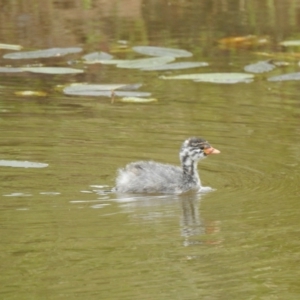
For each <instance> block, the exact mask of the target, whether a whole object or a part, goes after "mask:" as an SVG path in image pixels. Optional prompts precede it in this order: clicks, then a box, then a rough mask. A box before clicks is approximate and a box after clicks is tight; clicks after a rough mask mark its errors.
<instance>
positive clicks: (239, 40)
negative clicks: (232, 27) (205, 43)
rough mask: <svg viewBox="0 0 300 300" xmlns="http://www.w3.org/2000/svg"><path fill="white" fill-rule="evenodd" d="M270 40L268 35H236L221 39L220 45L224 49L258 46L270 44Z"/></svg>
mask: <svg viewBox="0 0 300 300" xmlns="http://www.w3.org/2000/svg"><path fill="white" fill-rule="evenodd" d="M269 43H270V41H269V39H268V38H267V37H259V36H256V35H247V36H236V37H227V38H223V39H221V40H219V45H220V46H221V48H224V49H231V48H238V49H239V48H240V49H244V48H252V47H258V46H264V45H267V44H269Z"/></svg>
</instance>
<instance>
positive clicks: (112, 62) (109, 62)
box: [86, 59, 128, 65]
mask: <svg viewBox="0 0 300 300" xmlns="http://www.w3.org/2000/svg"><path fill="white" fill-rule="evenodd" d="M127 61H128V60H126V59H101V60H98V61H97V62H98V63H100V64H103V65H117V64H120V63H123V62H127ZM86 63H88V62H86Z"/></svg>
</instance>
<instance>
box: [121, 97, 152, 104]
mask: <svg viewBox="0 0 300 300" xmlns="http://www.w3.org/2000/svg"><path fill="white" fill-rule="evenodd" d="M120 101H121V102H127V103H150V102H157V99H155V98H140V97H123V98H121V99H120Z"/></svg>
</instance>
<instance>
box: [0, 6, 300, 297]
mask: <svg viewBox="0 0 300 300" xmlns="http://www.w3.org/2000/svg"><path fill="white" fill-rule="evenodd" d="M45 3H46V4H47V7H51V9H49V10H46V12H45V8H43V7H40V5H39V3H38V2H34V1H32V5H31V6H28V7H27V6H21V5H20V6H19V5H17V4H8V3H7V4H6V5H5V6H4V8H5V11H6V19H4V16H2V17H1V18H0V19H1V22H2V24H4V22H6V24H7V27H5V28H6V29H5V28H2V30H1V32H0V37H1V38H0V39H1V41H2V42H5V43H17V44H23V45H25V46H26V47H28V48H38V49H39V48H41V49H42V48H43V49H44V48H50V47H63V46H65V47H67V46H68V47H69V46H81V47H83V48H84V51H85V53H88V52H92V51H96V50H103V51H108V48H109V47H112V46H111V45H112V44H114V43H115V42H116V41H117V40H118V39H129V40H130V42H131V43H133V44H138V45H140V44H146V43H148V44H152V45H157V46H172V47H175V48H176V47H178V48H181V47H184V48H187V50H189V51H191V52H192V53H194V56H195V57H194V58H193V59H195V60H196V59H197V60H200V61H207V62H209V63H210V64H211V66H210V67H207V68H206V69H205V70H204V69H200V70H198V72H217V71H222V72H233V71H235V72H242V71H243V66H244V65H246V64H249V63H251V62H255V61H258V60H261V57H257V56H256V55H255V54H253V51H252V50H235V51H232V52H231V51H225V52H224V51H221V50H219V49H218V48H217V45H216V43H215V41H216V40H217V39H218V38H221V37H226V36H229V35H230V34H232V35H233V32H234V31H235V30H236V31H238V32H237V33H236V35H243V34H250V33H251V34H253V33H257V32H258V33H260V34H269V35H271V37H272V38H273V39H275V40H276V39H278V38H279V35H280V34H282V36H281V39H288V38H289V37H290V36H292V35H293V33H294V29H295V27H293V26H294V25H293V24H294V23H293V22H292V20H293V19H292V18H290V19H288V20H290V23H289V22H288V21H286V22H287V23H286V24H285V23H284V24H280V26H281V27H278V26H279V25H278V22H276V20H282V19H281V17H282V16H284V15H285V14H290V10H289V8H288V7H286V6H285V5H283V3H284V2H281V4H280V2H276V3H275V4H274V3H273V4H272V3H270V2H268V5H269V6H267V5H266V6H264V5H262V6H261V7H260V6H259V3H264V2H259V1H253V2H252V3H254V4H256V6H255V5H254V6H246V7H240V6H238V1H224V2H223V5H224V6H222V7H219V6H218V3H215V2H212V3H213V4H209V3H210V2H208V1H200V3H202V4H201V5H200V4H199V3H198V4H197V3H194V2H193V1H171V2H170V3H171V4H170V5H169V8H168V6H166V5H164V4H163V3H164V1H149V2H140V1H132V2H130V6H129V4H128V15H130V14H129V10H130V12H131V13H132V14H133V12H136V15H133V16H132V15H130V18H129V19H127V18H126V13H125V12H126V10H124V9H125V8H123V11H122V13H121V12H119V13H118V12H116V14H112V11H114V10H113V9H112V8H113V7H112V5H111V4H109V2H107V3H106V2H105V1H104V2H103V3H102V4H101V3H100V2H99V3H98V2H97V1H95V2H93V5H94V7H89V6H84V5H83V4H79V3H78V2H75V1H69V2H64V3H62V4H61V5H58V4H55V5H54V4H53V6H51V5H52V4H51V1H49V2H48V1H46V2H45ZM33 4H34V5H33ZM225 4H226V5H227V6H226V5H225ZM279 4H280V5H279ZM292 4H293V5H294V6H293V7H294V8H295V7H297V4H296V2H295V3H294V2H293V1H292ZM85 5H87V3H85ZM133 8H135V9H133ZM197 10H198V11H199V15H201V16H206V18H203V19H201V20H200V21H199V18H196V15H197V14H196V11H197ZM80 11H84V12H85V13H83V14H78V12H80ZM96 12H98V13H99V15H101V14H103V15H101V16H103V17H104V16H106V17H105V18H103V19H101V18H99V16H98V15H97V13H96ZM263 12H264V13H265V15H268V16H272V18H273V19H272V18H271V17H270V19H268V22H265V23H264V22H263V18H262V15H264V14H263ZM39 13H46V15H45V18H44V22H42V20H41V19H40V18H39V17H38V16H39ZM124 14H125V17H124ZM87 15H89V17H88V16H87ZM54 16H56V20H57V24H59V25H60V26H61V27H55V26H54V25H55V24H54V23H52V22H54V20H53V19H54ZM232 16H234V17H232ZM255 16H256V17H257V18H256V19H255V18H254V17H255ZM25 17H26V18H25ZM163 17H165V19H164V18H163ZM230 17H232V18H231V22H229V19H230ZM250 17H252V18H250ZM274 18H275V21H274ZM16 20H19V21H20V20H21V21H22V20H23V21H22V22H23V23H22V22H21V21H20V22H21V23H19V25H18V26H19V29H18V28H17V27H15V26H17V25H15V21H16ZM24 20H25V21H24ZM26 20H27V21H26ZM46 20H48V21H47V22H48V23H47V22H46ZM70 20H73V21H72V22H71V21H70ZM87 20H90V22H87ZM155 20H156V22H154V21H155ZM176 20H177V21H176ZM184 20H186V22H185V23H184ZM225 20H227V21H226V22H225ZM272 20H273V21H272ZM92 21H94V22H95V24H96V25H97V26H98V27H97V26H96V25H94V26H95V27H93V22H92ZM250 21H251V22H250ZM24 22H25V23H24ZM39 22H40V23H39ZM69 22H71V24H73V26H75V25H74V24H77V25H76V26H77V27H76V28H77V30H76V31H74V32H71V31H70V23H69ZM122 22H123V23H122ZM211 22H213V23H211ZM282 22H283V21H282ZM295 22H296V21H295ZM36 24H39V25H40V26H36ZM57 24H56V25H57ZM122 24H126V26H122ZM109 25H111V27H109ZM277 25H278V26H277ZM268 26H269V27H268ZM9 28H11V29H9ZM57 28H62V29H59V30H58V29H57ZM99 28H100V29H99ZM196 28H200V29H201V30H196ZM29 29H31V30H32V31H31V32H35V35H34V34H33V33H32V34H30V35H28V32H29V31H28V30H29ZM34 29H35V31H34ZM55 29H56V30H55ZM63 29H65V31H63ZM155 29H156V30H155ZM18 30H19V31H18ZM284 30H285V31H284ZM46 32H48V35H46V34H45V33H46ZM283 32H285V35H284V34H283ZM18 33H19V35H18ZM20 33H22V34H20ZM83 36H84V37H85V38H83ZM64 37H68V38H64ZM36 38H37V39H36ZM146 41H147V42H146ZM270 49H271V47H270V48H268V50H269V51H270ZM2 52H3V54H4V53H7V52H8V51H4V50H2ZM2 52H1V53H2ZM126 55H127V54H121V56H126ZM1 56H2V55H1ZM0 61H1V66H4V65H6V64H8V63H12V64H13V65H17V64H25V63H26V62H7V60H4V59H0ZM62 61H67V58H65V59H61V61H60V62H59V63H58V62H57V61H56V60H54V59H53V60H51V59H50V62H52V64H61V63H62ZM47 62H48V61H47ZM85 71H86V73H85V74H84V75H77V76H73V75H72V76H52V75H37V74H29V73H26V74H25V73H24V74H22V75H20V74H17V75H12V74H0V80H1V81H0V86H1V88H0V143H1V154H0V160H18V161H32V162H40V163H47V164H49V166H48V167H47V168H42V169H31V168H28V169H26V168H13V167H3V166H1V167H0V233H1V243H0V249H1V251H0V258H1V266H0V270H1V272H0V286H1V288H0V298H1V299H205V300H215V299H216V300H219V299H221V300H223V299H224V300H227V299H237V300H240V299H249V300H250V299H263V300H266V299H270V300H273V299H299V295H300V287H299V278H300V272H299V267H298V261H299V254H300V253H299V246H300V243H299V239H298V235H299V209H298V208H299V191H300V188H299V180H300V175H299V150H300V131H299V115H300V110H299V100H300V99H299V96H298V90H299V84H298V82H297V81H294V82H286V83H285V82H282V83H281V82H279V83H278V82H267V81H266V80H265V77H267V76H269V75H268V74H267V75H266V74H264V75H261V76H260V75H259V76H257V78H256V80H255V81H254V82H253V83H249V84H243V83H241V84H232V85H226V84H223V85H221V84H209V83H195V82H190V81H163V80H161V79H159V75H161V74H167V75H169V74H173V73H172V72H171V73H170V72H166V73H158V72H142V71H139V70H123V69H117V68H115V67H112V66H99V65H96V66H89V67H86V69H85ZM292 71H297V69H296V67H295V65H291V66H290V67H287V68H286V69H283V70H279V71H277V73H276V72H275V73H276V74H278V73H280V72H282V73H284V72H286V73H288V72H292ZM183 72H185V73H188V72H189V73H196V72H197V71H195V70H192V71H190V70H188V71H183ZM183 72H175V74H178V73H183ZM275 73H274V74H275ZM71 82H90V83H112V82H113V83H120V82H121V83H123V82H125V83H127V82H130V83H134V82H141V83H143V84H144V85H143V87H142V90H143V91H149V92H151V93H152V95H153V97H155V98H157V99H158V102H156V103H149V104H125V103H118V102H116V103H114V104H111V103H110V99H108V98H102V97H99V98H92V97H76V96H74V97H73V96H64V95H62V93H61V92H59V91H57V90H55V89H54V87H55V86H56V85H58V84H65V83H71ZM17 90H46V91H47V92H48V96H47V97H43V98H38V97H20V96H16V95H15V94H14V92H15V91H17ZM195 135H196V136H201V137H204V138H206V139H207V140H208V141H209V142H210V143H211V144H212V145H213V146H214V147H216V148H217V149H219V150H220V151H221V154H220V155H218V156H212V157H209V158H208V159H206V160H205V161H203V162H201V164H200V165H199V172H200V176H201V180H202V182H203V184H204V185H208V186H211V187H213V188H215V189H216V190H215V191H214V192H212V193H208V194H205V195H195V194H186V195H177V196H174V195H155V196H149V195H116V194H114V193H112V192H110V189H111V188H112V187H113V185H114V179H115V175H116V170H117V169H118V168H120V167H122V166H124V165H125V164H126V163H128V162H130V161H134V160H141V159H143V160H148V159H151V160H157V161H160V162H167V163H172V164H179V160H178V150H179V147H180V145H181V143H182V141H183V140H184V139H185V138H187V137H189V136H195Z"/></svg>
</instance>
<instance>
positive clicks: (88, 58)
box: [82, 52, 113, 64]
mask: <svg viewBox="0 0 300 300" xmlns="http://www.w3.org/2000/svg"><path fill="white" fill-rule="evenodd" d="M82 58H83V59H84V60H85V63H87V64H94V63H97V62H99V61H101V60H110V59H112V58H113V56H112V55H110V54H108V53H106V52H93V53H89V54H86V55H84V56H83V57H82Z"/></svg>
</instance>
